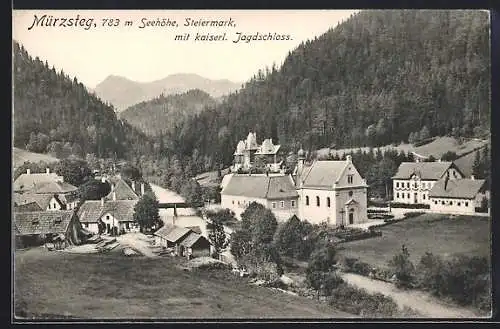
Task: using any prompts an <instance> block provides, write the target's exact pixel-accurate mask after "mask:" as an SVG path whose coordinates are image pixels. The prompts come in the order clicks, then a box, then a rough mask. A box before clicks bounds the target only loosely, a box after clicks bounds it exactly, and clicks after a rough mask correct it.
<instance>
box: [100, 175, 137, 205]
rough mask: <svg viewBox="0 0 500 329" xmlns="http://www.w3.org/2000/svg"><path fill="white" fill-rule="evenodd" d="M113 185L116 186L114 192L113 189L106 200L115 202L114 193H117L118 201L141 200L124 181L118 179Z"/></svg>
mask: <svg viewBox="0 0 500 329" xmlns="http://www.w3.org/2000/svg"><path fill="white" fill-rule="evenodd" d="M112 184H115V187H114V190H113V188H112V189H111V192H109V194H108V195H106V197H105V199H106V200H113V191H114V193H116V200H139V196H138V195H137V194H136V193H135V192H134V190H132V188H131V187H130V186H129V185H128V184H127V183H126V182H125V181H124V180H123V179H118V180H117V181H116V183H112Z"/></svg>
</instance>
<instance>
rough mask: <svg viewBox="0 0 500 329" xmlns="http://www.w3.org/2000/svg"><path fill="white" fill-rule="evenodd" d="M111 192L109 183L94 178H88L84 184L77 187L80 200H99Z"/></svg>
mask: <svg viewBox="0 0 500 329" xmlns="http://www.w3.org/2000/svg"><path fill="white" fill-rule="evenodd" d="M109 192H111V186H110V185H109V183H107V182H105V183H103V182H100V181H98V180H95V179H89V180H88V181H87V182H85V183H84V184H82V185H80V186H79V187H78V195H79V198H80V200H82V201H85V200H99V199H101V198H103V197H105V196H106V195H108V194H109Z"/></svg>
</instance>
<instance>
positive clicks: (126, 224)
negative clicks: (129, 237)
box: [125, 222, 130, 230]
mask: <svg viewBox="0 0 500 329" xmlns="http://www.w3.org/2000/svg"><path fill="white" fill-rule="evenodd" d="M125 228H126V229H127V230H130V225H129V223H128V222H126V223H125Z"/></svg>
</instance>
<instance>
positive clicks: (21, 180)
mask: <svg viewBox="0 0 500 329" xmlns="http://www.w3.org/2000/svg"><path fill="white" fill-rule="evenodd" d="M58 180H61V181H62V180H63V178H62V177H61V176H58V175H57V174H55V173H48V174H47V173H43V174H22V175H21V176H19V177H17V179H16V180H15V181H14V184H13V190H14V191H29V190H32V189H34V188H35V187H36V186H39V185H43V184H45V183H49V182H55V181H58Z"/></svg>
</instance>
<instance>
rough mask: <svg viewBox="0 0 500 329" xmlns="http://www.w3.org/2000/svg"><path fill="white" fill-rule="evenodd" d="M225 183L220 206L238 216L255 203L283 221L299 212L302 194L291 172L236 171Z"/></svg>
mask: <svg viewBox="0 0 500 329" xmlns="http://www.w3.org/2000/svg"><path fill="white" fill-rule="evenodd" d="M224 183H225V185H224V188H223V189H222V191H221V206H222V207H223V208H228V209H230V210H232V211H233V212H234V213H235V216H236V217H238V218H239V217H240V216H241V213H242V212H243V211H244V210H245V209H246V208H247V206H248V205H249V204H250V203H252V202H257V203H260V204H261V205H263V206H264V207H266V208H268V209H270V210H271V211H272V212H273V213H274V215H275V216H276V218H277V219H278V220H281V221H285V220H287V219H288V218H290V217H291V216H293V215H295V214H297V211H298V198H299V194H298V193H297V190H296V189H295V184H294V181H293V179H292V177H291V176H290V175H280V176H271V175H265V174H260V175H254V174H252V175H248V174H233V175H231V176H230V179H229V180H226V182H224Z"/></svg>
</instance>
